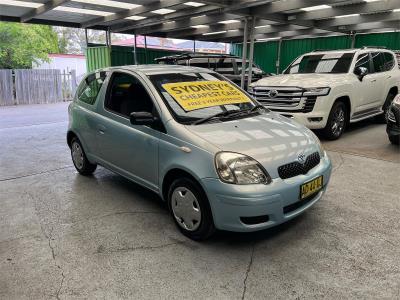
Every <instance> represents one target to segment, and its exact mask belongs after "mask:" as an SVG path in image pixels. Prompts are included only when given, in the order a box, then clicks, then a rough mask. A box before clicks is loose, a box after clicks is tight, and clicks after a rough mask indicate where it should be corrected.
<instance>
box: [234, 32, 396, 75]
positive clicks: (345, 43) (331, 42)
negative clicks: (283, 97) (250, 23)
mask: <svg viewBox="0 0 400 300" xmlns="http://www.w3.org/2000/svg"><path fill="white" fill-rule="evenodd" d="M278 44H279V42H277V41H269V42H257V43H255V45H254V62H255V63H256V64H257V65H259V66H260V67H261V68H262V69H263V70H264V71H265V72H273V73H274V72H276V61H277V58H278ZM362 46H384V47H387V48H388V49H393V50H400V32H388V33H372V34H357V35H356V38H355V47H356V48H359V47H362ZM350 47H351V37H350V36H330V37H318V38H308V39H295V40H283V41H282V45H281V59H280V71H281V72H282V70H284V69H285V68H286V67H287V66H288V65H289V64H290V63H291V62H292V61H293V60H294V59H295V58H296V57H298V56H300V55H302V54H304V53H307V52H310V51H312V50H315V49H325V50H335V49H346V48H350ZM231 54H234V55H239V56H241V55H242V45H241V44H234V45H232V47H231Z"/></svg>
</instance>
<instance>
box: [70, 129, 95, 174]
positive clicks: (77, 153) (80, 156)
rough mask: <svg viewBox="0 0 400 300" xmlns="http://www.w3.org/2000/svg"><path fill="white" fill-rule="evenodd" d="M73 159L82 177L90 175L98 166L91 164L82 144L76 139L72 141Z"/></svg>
mask: <svg viewBox="0 0 400 300" xmlns="http://www.w3.org/2000/svg"><path fill="white" fill-rule="evenodd" d="M71 157H72V162H73V163H74V166H75V169H76V170H77V171H78V172H79V173H80V174H82V175H90V174H92V173H93V172H94V171H95V170H96V168H97V165H95V164H92V163H90V162H89V160H88V159H87V157H86V154H85V151H83V147H82V144H81V142H80V141H79V139H78V138H76V137H74V138H73V139H72V141H71Z"/></svg>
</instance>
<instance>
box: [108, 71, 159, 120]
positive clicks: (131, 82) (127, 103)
mask: <svg viewBox="0 0 400 300" xmlns="http://www.w3.org/2000/svg"><path fill="white" fill-rule="evenodd" d="M104 106H105V108H106V109H108V110H110V111H113V112H115V113H118V114H120V115H122V116H124V117H130V114H131V113H132V112H150V113H153V108H154V105H153V101H152V99H151V97H150V95H149V94H148V93H147V91H146V89H145V87H144V86H143V84H142V83H141V82H140V81H139V80H138V79H137V78H135V77H134V76H132V75H130V74H126V73H114V74H113V75H112V77H111V82H110V84H109V88H108V91H107V98H106V101H105V104H104Z"/></svg>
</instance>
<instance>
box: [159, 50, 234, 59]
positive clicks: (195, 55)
mask: <svg viewBox="0 0 400 300" xmlns="http://www.w3.org/2000/svg"><path fill="white" fill-rule="evenodd" d="M202 57H216V58H218V57H221V58H222V57H223V58H226V57H232V58H240V57H238V56H236V55H231V54H216V53H211V54H208V53H190V52H188V53H182V54H175V55H167V56H163V57H158V58H156V59H154V60H155V61H161V60H178V59H191V58H202Z"/></svg>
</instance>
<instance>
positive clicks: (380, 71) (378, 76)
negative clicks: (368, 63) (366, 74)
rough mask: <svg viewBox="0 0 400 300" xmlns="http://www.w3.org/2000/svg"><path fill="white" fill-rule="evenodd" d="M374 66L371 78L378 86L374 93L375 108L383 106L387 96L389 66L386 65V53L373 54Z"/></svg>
mask: <svg viewBox="0 0 400 300" xmlns="http://www.w3.org/2000/svg"><path fill="white" fill-rule="evenodd" d="M372 64H373V66H374V73H373V75H372V76H371V77H372V80H373V82H374V85H375V86H376V89H375V91H374V92H375V93H374V98H375V99H374V102H373V103H374V104H375V106H379V107H380V106H382V105H383V102H384V101H385V99H386V96H387V92H388V90H387V88H386V85H387V84H386V83H387V79H388V78H387V77H388V75H389V74H388V72H387V71H388V70H387V69H386V67H387V65H386V63H385V54H384V52H372Z"/></svg>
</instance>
